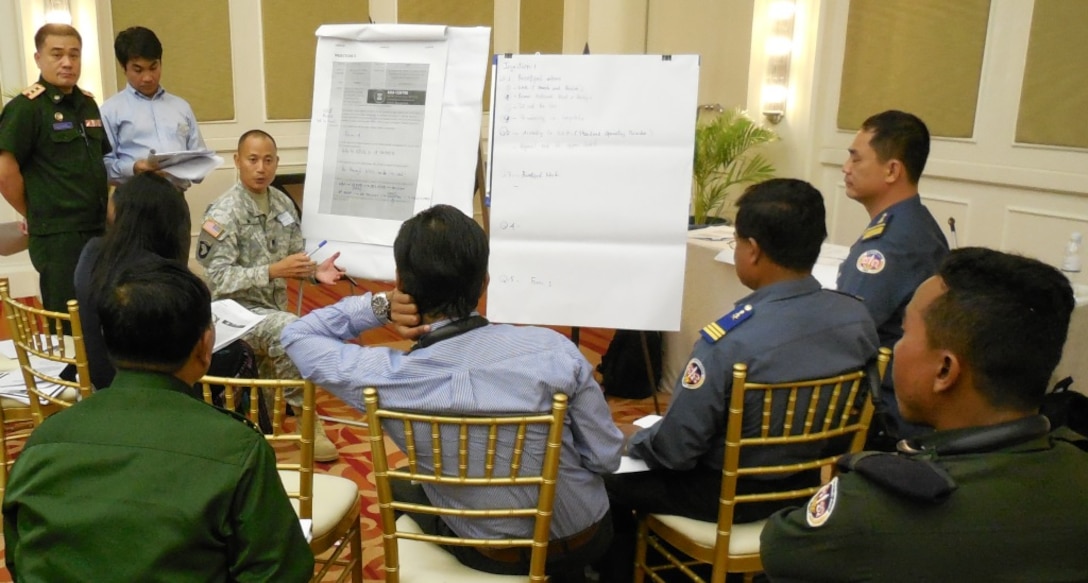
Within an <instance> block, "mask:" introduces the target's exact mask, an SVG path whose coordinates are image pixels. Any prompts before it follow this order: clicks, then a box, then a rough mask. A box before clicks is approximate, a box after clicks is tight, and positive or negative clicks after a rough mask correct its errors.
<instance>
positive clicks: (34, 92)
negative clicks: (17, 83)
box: [23, 83, 45, 99]
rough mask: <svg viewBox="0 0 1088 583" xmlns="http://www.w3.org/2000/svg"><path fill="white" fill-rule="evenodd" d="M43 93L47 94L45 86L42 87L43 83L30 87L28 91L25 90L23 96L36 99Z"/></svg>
mask: <svg viewBox="0 0 1088 583" xmlns="http://www.w3.org/2000/svg"><path fill="white" fill-rule="evenodd" d="M42 93H45V85H42V84H41V83H35V84H33V85H31V86H30V87H27V88H26V89H23V95H24V96H25V97H26V98H27V99H34V98H35V97H37V96H39V95H41V94H42Z"/></svg>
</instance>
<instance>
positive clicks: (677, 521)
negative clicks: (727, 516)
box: [653, 514, 767, 555]
mask: <svg viewBox="0 0 1088 583" xmlns="http://www.w3.org/2000/svg"><path fill="white" fill-rule="evenodd" d="M653 517H654V518H656V519H657V520H659V521H661V523H662V524H664V525H665V526H668V527H669V528H671V529H673V530H676V531H677V532H680V533H681V534H683V535H684V536H686V537H688V538H690V539H691V540H693V541H695V542H696V543H697V544H698V545H700V546H704V547H707V548H712V547H713V546H714V540H715V538H717V536H718V523H716V522H704V521H702V520H695V519H694V518H685V517H683V516H672V515H668V514H654V515H653ZM765 524H767V521H766V520H760V521H758V522H748V523H744V524H734V525H733V532H732V534H731V535H730V536H729V554H730V555H754V554H759V535H760V533H762V532H763V525H765Z"/></svg>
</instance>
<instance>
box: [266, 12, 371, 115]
mask: <svg viewBox="0 0 1088 583" xmlns="http://www.w3.org/2000/svg"><path fill="white" fill-rule="evenodd" d="M369 21H370V6H369V2H368V1H367V0H322V1H321V2H307V3H305V5H303V3H301V2H298V1H297V0H262V2H261V28H262V33H263V44H264V86H265V105H266V107H267V112H268V113H267V115H268V119H270V120H289V119H310V114H311V112H312V110H313V95H314V60H315V57H316V54H317V37H315V36H314V32H316V31H317V28H318V27H319V26H321V25H322V24H345V23H350V24H360V23H366V22H369Z"/></svg>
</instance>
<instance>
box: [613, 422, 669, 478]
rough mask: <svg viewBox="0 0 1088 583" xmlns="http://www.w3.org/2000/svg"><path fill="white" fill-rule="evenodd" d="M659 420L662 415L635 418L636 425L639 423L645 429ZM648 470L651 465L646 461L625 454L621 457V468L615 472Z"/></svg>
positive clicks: (624, 472)
mask: <svg viewBox="0 0 1088 583" xmlns="http://www.w3.org/2000/svg"><path fill="white" fill-rule="evenodd" d="M658 421H661V416H660V415H647V416H645V417H640V418H639V419H636V420H635V425H638V426H639V427H641V428H643V429H646V428H647V427H651V426H652V425H654V424H655V423H657V422H658ZM648 471H650V466H648V465H646V462H645V461H643V460H640V459H636V458H633V457H630V456H626V455H625V456H623V457H622V458H620V468H619V469H618V470H616V471H615V472H614V473H617V474H626V473H629V472H648Z"/></svg>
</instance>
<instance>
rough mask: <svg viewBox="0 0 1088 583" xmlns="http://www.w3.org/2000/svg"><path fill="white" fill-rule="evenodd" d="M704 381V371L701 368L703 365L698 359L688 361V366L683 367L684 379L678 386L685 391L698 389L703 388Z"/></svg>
mask: <svg viewBox="0 0 1088 583" xmlns="http://www.w3.org/2000/svg"><path fill="white" fill-rule="evenodd" d="M705 380H706V369H705V368H703V363H702V362H701V361H700V360H699V359H698V358H693V359H691V360H689V361H688V365H687V366H686V367H684V377H683V378H682V379H681V380H680V384H681V385H683V387H684V388H685V389H693V390H694V389H698V388H699V387H701V386H703V381H705Z"/></svg>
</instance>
